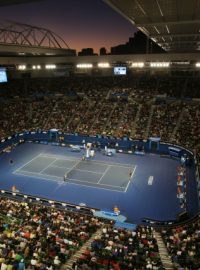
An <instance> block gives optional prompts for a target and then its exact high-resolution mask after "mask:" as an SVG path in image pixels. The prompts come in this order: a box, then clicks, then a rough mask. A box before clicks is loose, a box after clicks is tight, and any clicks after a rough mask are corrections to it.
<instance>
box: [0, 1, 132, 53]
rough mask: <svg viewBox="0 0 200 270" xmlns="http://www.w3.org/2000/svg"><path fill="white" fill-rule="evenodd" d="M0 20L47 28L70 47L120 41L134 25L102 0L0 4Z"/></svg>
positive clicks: (105, 44)
mask: <svg viewBox="0 0 200 270" xmlns="http://www.w3.org/2000/svg"><path fill="white" fill-rule="evenodd" d="M0 18H1V20H6V19H8V20H13V21H17V22H21V23H27V24H31V25H35V26H41V27H44V28H48V29H50V30H52V31H53V32H55V33H56V34H58V35H60V36H61V37H62V38H63V39H64V40H65V41H66V43H67V44H68V45H69V47H70V48H71V49H76V50H77V52H78V51H80V50H81V49H82V48H88V47H89V48H94V51H95V52H97V53H98V52H99V49H100V48H101V47H105V48H106V49H107V51H108V52H109V51H110V47H111V46H116V45H119V44H123V43H125V42H126V41H128V38H129V37H131V36H133V35H134V32H135V31H136V30H135V28H134V26H133V25H132V24H131V23H130V22H128V21H127V20H126V19H125V18H123V17H122V16H121V15H119V14H118V13H117V12H116V11H114V10H113V9H112V8H110V7H109V6H108V5H107V4H105V3H104V2H103V1H102V0H45V1H42V2H32V3H29V4H20V5H13V6H6V7H0Z"/></svg>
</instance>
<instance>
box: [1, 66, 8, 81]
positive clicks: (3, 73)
mask: <svg viewBox="0 0 200 270" xmlns="http://www.w3.org/2000/svg"><path fill="white" fill-rule="evenodd" d="M4 82H7V74H6V69H5V68H0V83H4Z"/></svg>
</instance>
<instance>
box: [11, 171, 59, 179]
mask: <svg viewBox="0 0 200 270" xmlns="http://www.w3.org/2000/svg"><path fill="white" fill-rule="evenodd" d="M21 172H23V173H26V174H23V173H22V175H26V176H29V174H30V176H31V175H36V176H37V175H43V176H45V175H46V176H50V177H53V178H57V179H63V177H61V176H55V175H52V174H46V173H37V172H29V171H23V170H21V171H20V172H16V173H15V174H19V175H20V174H21Z"/></svg>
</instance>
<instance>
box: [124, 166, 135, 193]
mask: <svg viewBox="0 0 200 270" xmlns="http://www.w3.org/2000/svg"><path fill="white" fill-rule="evenodd" d="M136 168H137V165H135V168H134V169H133V172H132V174H131V179H132V177H133V175H134V173H135V170H136ZM131 179H129V181H128V185H127V186H126V189H125V192H127V190H128V187H129V185H130V183H131Z"/></svg>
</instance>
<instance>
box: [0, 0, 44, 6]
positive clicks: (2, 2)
mask: <svg viewBox="0 0 200 270" xmlns="http://www.w3.org/2000/svg"><path fill="white" fill-rule="evenodd" d="M36 1H43V0H0V6H8V5H16V4H22V3H24V4H25V3H29V2H36Z"/></svg>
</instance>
